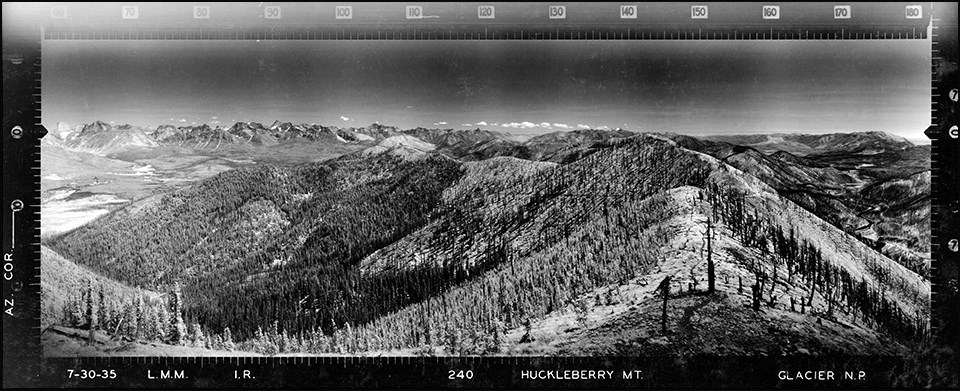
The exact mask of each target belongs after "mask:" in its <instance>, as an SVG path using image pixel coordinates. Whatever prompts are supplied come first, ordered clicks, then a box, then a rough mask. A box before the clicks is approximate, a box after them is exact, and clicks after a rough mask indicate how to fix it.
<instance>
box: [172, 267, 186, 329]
mask: <svg viewBox="0 0 960 391" xmlns="http://www.w3.org/2000/svg"><path fill="white" fill-rule="evenodd" d="M170 320H171V323H172V324H171V326H170V333H171V336H170V343H172V344H174V345H186V344H187V325H186V324H185V323H184V322H183V296H182V294H181V292H180V283H179V282H176V283H174V284H173V314H171V319H170Z"/></svg>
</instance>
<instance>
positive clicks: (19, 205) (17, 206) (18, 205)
mask: <svg viewBox="0 0 960 391" xmlns="http://www.w3.org/2000/svg"><path fill="white" fill-rule="evenodd" d="M10 210H12V211H14V212H19V211H21V210H23V201H20V200H13V202H11V203H10Z"/></svg>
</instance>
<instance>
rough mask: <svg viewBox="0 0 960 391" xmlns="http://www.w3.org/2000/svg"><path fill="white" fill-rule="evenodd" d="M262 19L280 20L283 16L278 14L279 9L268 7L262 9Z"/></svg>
mask: <svg viewBox="0 0 960 391" xmlns="http://www.w3.org/2000/svg"><path fill="white" fill-rule="evenodd" d="M263 17H264V18H267V19H280V18H282V17H283V15H282V14H281V13H280V7H277V6H269V7H266V8H264V9H263Z"/></svg>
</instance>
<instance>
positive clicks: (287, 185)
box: [52, 135, 929, 354]
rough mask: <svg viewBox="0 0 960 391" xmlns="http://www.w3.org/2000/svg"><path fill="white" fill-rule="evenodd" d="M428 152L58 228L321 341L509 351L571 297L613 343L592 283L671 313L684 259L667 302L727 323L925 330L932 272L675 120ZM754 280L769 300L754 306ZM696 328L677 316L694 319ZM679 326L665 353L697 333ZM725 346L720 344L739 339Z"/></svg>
mask: <svg viewBox="0 0 960 391" xmlns="http://www.w3.org/2000/svg"><path fill="white" fill-rule="evenodd" d="M391 137H392V136H391ZM416 156H417V158H416V159H410V158H408V157H409V155H403V156H397V155H395V154H392V153H390V150H387V151H383V152H382V153H380V154H372V155H369V156H363V155H362V154H361V155H350V156H345V157H343V158H341V159H338V160H332V161H329V162H326V163H322V164H320V163H318V164H312V165H305V166H299V167H297V168H295V169H284V168H280V167H270V166H265V167H257V168H250V169H241V170H233V171H230V172H227V173H224V174H221V175H218V176H216V177H213V178H211V179H208V180H205V181H202V182H200V183H198V184H197V185H195V186H192V187H190V188H187V189H183V190H180V191H177V192H173V193H168V194H164V195H161V196H157V197H154V198H151V199H148V200H144V201H142V202H138V203H134V204H133V205H130V206H129V207H127V208H124V209H123V210H120V211H117V212H115V213H112V214H110V215H108V216H105V217H103V218H101V219H100V220H98V221H96V222H94V223H93V224H91V225H89V226H87V227H84V228H81V229H78V230H77V231H75V232H72V233H70V234H67V235H65V236H63V237H61V238H58V239H57V240H55V241H54V242H53V244H52V245H53V246H54V248H56V249H58V250H59V251H60V252H61V253H63V254H66V255H67V256H68V257H70V258H71V259H76V260H77V262H80V263H84V264H88V265H90V266H92V267H94V268H96V269H97V270H99V271H101V272H103V273H104V274H106V275H110V276H115V277H116V278H118V279H121V280H123V281H127V282H136V283H138V284H144V285H146V286H152V285H151V284H153V285H163V284H169V283H170V282H171V281H176V280H179V281H184V283H185V285H186V289H185V290H186V292H187V293H188V294H187V301H188V303H187V304H188V312H189V313H190V314H191V317H193V318H194V319H197V320H198V321H199V322H201V323H202V324H205V325H208V327H211V328H212V329H215V330H217V329H220V328H222V327H224V326H229V327H231V328H232V329H234V330H235V331H237V334H238V335H241V336H244V337H251V336H253V335H254V334H255V333H254V331H255V330H256V329H257V328H258V327H260V326H264V325H268V324H269V323H271V322H273V321H276V322H277V323H278V324H279V327H280V329H284V330H291V331H293V332H295V333H296V332H300V333H310V337H309V338H310V340H311V341H312V342H311V343H310V344H306V343H305V345H306V346H309V348H308V350H309V351H310V352H313V353H321V352H330V351H337V352H362V351H368V352H369V351H394V350H397V349H414V348H418V347H422V346H427V347H430V346H433V347H438V348H439V349H442V350H443V351H444V352H446V353H453V354H458V353H459V354H474V353H484V352H488V351H497V350H500V349H502V348H504V345H503V344H504V340H503V338H502V337H503V336H504V335H507V336H508V337H507V338H508V340H509V338H511V337H510V336H512V335H515V334H516V330H517V329H519V328H521V327H523V328H524V329H525V328H526V326H525V325H527V324H529V325H530V326H529V327H530V328H531V330H533V329H535V328H536V327H539V326H535V325H537V324H549V323H550V322H549V320H550V319H552V318H557V317H562V316H565V315H563V314H564V313H565V311H566V312H569V308H571V306H573V307H574V308H577V311H578V312H579V313H581V314H583V313H586V314H587V315H585V316H578V317H579V318H585V321H584V322H581V323H583V324H582V325H580V326H578V327H579V329H580V330H581V331H580V333H582V334H577V335H578V336H577V338H575V340H584V341H589V340H590V339H589V338H594V337H595V340H596V341H598V343H599V342H603V341H607V342H609V338H607V337H606V336H607V335H608V334H604V333H603V332H602V331H603V330H606V329H604V328H603V327H607V326H604V325H608V326H610V327H613V328H612V329H611V330H616V327H614V326H616V325H617V324H618V322H621V320H618V319H622V317H617V316H614V317H605V318H603V319H605V320H603V321H600V322H599V323H590V320H591V318H597V317H596V316H591V314H593V313H594V312H596V311H595V310H592V309H590V308H591V307H595V305H594V306H587V309H584V305H583V303H584V300H585V299H589V298H592V301H593V302H594V303H596V302H598V301H600V302H603V303H606V302H607V299H606V297H602V298H601V299H600V300H597V299H596V297H595V296H596V294H597V293H600V294H601V295H607V294H608V293H606V292H608V291H609V289H610V288H611V287H612V288H614V289H617V290H620V291H630V290H631V289H634V290H638V289H639V290H640V291H642V290H643V289H646V291H647V293H648V294H647V297H646V298H642V296H643V295H639V293H641V292H639V291H638V296H637V297H636V298H634V300H635V305H634V306H625V307H624V309H623V310H621V311H620V312H619V314H620V315H623V316H626V317H627V318H630V319H636V318H635V317H631V316H633V315H630V314H634V315H636V316H640V313H642V314H643V316H644V317H650V316H654V315H651V313H650V309H651V308H655V304H654V303H656V300H657V299H655V298H653V297H652V296H651V294H649V292H652V288H655V287H656V285H657V284H659V282H660V281H659V280H660V279H662V278H663V277H665V276H667V275H670V276H672V278H673V281H674V286H673V288H672V290H671V291H672V292H673V293H671V295H673V296H675V299H676V300H674V301H673V302H674V303H675V307H674V308H675V310H674V311H676V308H682V310H681V311H682V312H683V314H684V315H682V316H677V315H676V314H674V315H673V316H670V319H678V318H679V319H685V318H686V316H687V315H688V314H689V315H690V316H692V315H694V314H697V313H698V309H697V308H701V307H702V308H711V311H713V310H715V309H716V308H720V309H722V310H724V311H735V312H737V313H738V314H739V313H742V314H739V315H737V316H731V317H729V318H730V321H729V322H728V323H724V324H723V327H726V328H725V329H731V330H733V329H737V327H740V326H742V327H747V326H750V325H752V324H754V323H751V322H755V321H756V320H757V319H761V318H762V319H765V320H764V321H763V322H765V323H770V324H771V327H769V328H768V329H764V330H761V331H763V332H762V333H760V334H757V335H756V336H755V337H756V338H755V341H756V343H758V344H759V343H760V342H761V341H765V342H764V344H766V345H767V346H769V345H774V344H775V342H771V341H777V340H781V339H783V338H788V339H789V338H790V335H801V334H802V335H806V336H807V337H806V338H807V341H812V340H813V337H810V336H811V335H814V334H815V333H814V331H816V330H813V331H811V330H810V329H809V328H813V329H821V328H822V330H820V331H822V332H824V333H827V332H831V333H835V334H837V335H838V336H837V337H836V339H835V341H834V342H831V343H829V344H827V345H824V347H823V348H822V349H821V348H818V347H817V346H811V345H810V344H807V343H805V344H804V346H802V347H801V348H802V349H805V350H807V351H809V350H810V349H814V350H818V351H849V350H850V349H861V350H862V351H867V352H884V351H887V350H885V348H884V344H885V343H886V342H887V341H889V339H888V338H887V337H889V336H903V337H904V338H907V337H909V336H911V335H917V334H922V333H923V332H924V321H925V319H926V318H925V317H924V311H925V308H928V305H929V303H928V300H929V299H928V297H929V285H928V283H926V282H925V281H924V280H923V279H921V278H920V277H919V276H918V275H917V274H916V273H913V272H911V271H909V270H907V269H906V268H904V267H902V266H900V265H898V264H896V263H895V262H893V261H891V260H890V259H888V258H886V257H884V256H883V255H880V254H879V253H877V252H876V251H874V250H873V249H871V248H869V247H868V246H866V245H865V244H863V243H861V242H860V241H858V240H856V239H854V238H852V237H851V236H850V235H848V234H846V233H844V232H843V231H841V230H839V229H837V228H835V227H834V226H832V225H831V224H829V223H827V222H825V221H823V220H822V219H820V218H818V217H817V216H815V215H813V214H811V213H810V212H808V211H806V210H804V209H803V208H801V207H799V206H797V205H796V204H794V203H793V202H791V201H789V200H786V199H784V198H781V197H780V196H779V195H778V194H777V192H776V190H774V189H773V188H771V187H770V186H768V185H766V184H765V183H763V182H762V181H760V180H758V179H757V178H756V177H754V176H752V175H750V174H747V173H744V172H742V171H740V170H738V169H736V168H733V167H731V166H730V165H728V164H725V163H723V162H721V161H719V160H717V159H715V158H713V157H710V156H708V155H705V154H702V153H698V152H694V151H691V150H688V149H685V148H682V147H680V146H678V145H677V144H676V143H675V142H673V141H671V140H669V139H666V138H663V137H660V136H655V135H639V136H633V137H614V138H610V139H609V140H607V141H601V142H591V143H590V146H589V148H587V149H586V150H583V151H582V152H578V153H577V154H576V155H575V156H576V157H575V158H573V160H572V161H566V162H565V164H555V163H545V162H531V161H527V160H520V159H515V158H509V157H501V158H495V159H488V160H485V161H481V162H472V163H466V164H463V163H460V162H458V161H455V160H452V159H450V158H447V157H445V156H442V155H440V154H437V153H435V152H431V151H429V150H419V151H418V152H417V154H416ZM565 156H574V155H569V154H567V155H565ZM564 160H566V158H564ZM707 217H709V218H710V219H711V221H712V224H713V226H714V227H715V235H714V236H715V237H714V239H713V240H714V241H715V242H716V243H715V247H712V251H711V252H710V254H711V255H710V256H711V257H715V260H716V262H717V275H718V278H717V281H718V292H716V293H714V294H713V295H711V297H709V298H702V297H700V296H689V293H687V292H689V291H690V290H691V288H692V290H694V291H702V290H703V289H704V285H705V282H704V281H705V279H706V277H705V271H704V268H705V267H706V266H705V265H706V262H705V261H704V259H705V257H706V254H705V250H704V240H703V235H704V232H705V231H706V229H707V223H706V218H707ZM130 232H135V233H137V234H136V235H130V234H129V233H130ZM760 238H766V239H762V240H761V239H760ZM772 238H776V239H772ZM711 243H713V242H711ZM740 281H743V284H744V286H745V288H744V290H741V289H740V288H739V284H740ZM755 283H756V284H757V285H759V286H761V288H760V291H761V292H760V294H759V296H760V297H761V300H762V301H763V303H764V308H770V309H769V310H768V309H760V310H755V309H751V308H746V307H744V306H743V304H744V303H743V302H744V300H745V299H746V298H747V296H745V295H746V294H747V293H746V292H750V288H749V287H750V286H751V285H753V284H755ZM632 285H638V286H644V287H646V288H643V289H640V288H631V286H632ZM618 287H622V288H618ZM681 291H682V292H683V293H681ZM619 295H620V294H614V295H612V296H617V297H618V298H617V299H618V300H625V299H623V298H620V297H619ZM684 295H687V296H684ZM688 296H689V297H688ZM698 298H701V299H703V300H700V299H698ZM749 299H750V300H752V297H749ZM791 300H792V301H793V304H792V305H791V304H790V301H791ZM612 301H614V300H613V298H611V299H610V302H612ZM709 303H714V304H709ZM801 303H802V304H801ZM711 305H712V307H711ZM610 310H611V311H613V315H617V314H618V312H617V309H616V308H610ZM798 310H799V312H800V314H799V315H798V314H797V311H798ZM602 311H606V310H605V309H602ZM631 311H632V312H631ZM706 315H707V314H706V313H704V314H703V315H702V316H706ZM698 316H699V315H698ZM711 316H714V317H715V315H711ZM758 317H759V318H758ZM792 318H796V319H800V320H799V323H798V324H801V325H804V326H802V327H801V328H800V329H797V330H793V331H791V330H792V329H789V328H790V327H791V326H790V324H791V323H790V322H788V321H785V320H784V319H792ZM724 320H726V318H724ZM735 320H736V321H739V322H742V323H743V324H742V325H739V326H738V324H737V323H736V322H734V321H735ZM543 322H547V323H543ZM578 322H579V320H578ZM631 322H632V321H631ZM631 322H628V323H626V324H630V326H629V327H632V328H636V327H640V326H643V325H647V326H643V327H648V326H649V325H648V324H647V323H649V322H648V321H642V322H639V323H636V324H635V323H631ZM644 322H647V323H644ZM830 322H833V323H830ZM621 323H622V322H621ZM855 323H857V324H858V325H854V324H855ZM821 324H826V325H825V326H822V327H821ZM836 324H841V325H842V324H847V325H851V327H849V328H848V327H846V326H835V325H836ZM637 325H640V326H637ZM814 325H816V326H814ZM679 326H681V325H680V324H674V327H671V329H678V328H680V327H679ZM597 327H600V328H599V329H598V328H597ZM618 327H619V326H618ZM624 327H626V326H624ZM804 328H807V329H804ZM723 329H724V328H722V329H718V330H723ZM508 330H514V331H513V332H508ZM683 330H687V331H686V333H687V334H682V333H681V334H675V335H680V336H683V335H686V336H690V335H694V334H696V333H697V332H698V331H697V329H696V328H689V327H688V328H684V329H683ZM838 330H839V331H838ZM843 330H846V331H843ZM638 332H639V331H638ZM758 332H759V331H758ZM504 333H506V334H504ZM531 333H532V332H531ZM647 333H648V334H647V335H654V333H653V332H652V331H649V330H648V331H647ZM690 333H693V334H690ZM524 334H526V332H525V331H524ZM637 335H638V336H639V335H642V333H641V334H637ZM534 338H536V337H534ZM638 338H639V337H638ZM685 338H686V337H685ZM703 338H710V337H709V334H703ZM498 339H499V342H497V341H498ZM520 339H523V340H527V342H524V343H529V338H524V337H523V336H521V338H520ZM520 339H518V340H517V343H518V344H519V343H520ZM661 342H662V341H661ZM667 342H670V340H669V338H668V340H667ZM631 343H632V344H639V345H638V346H645V345H644V344H645V343H647V342H644V341H640V340H637V341H632V342H631ZM657 343H659V342H657ZM671 344H672V345H671V346H673V347H667V348H664V349H665V350H664V351H663V352H664V353H669V352H676V353H684V352H686V350H684V349H687V350H689V349H690V348H689V347H686V348H680V347H678V345H676V343H675V342H671ZM561 345H562V346H559V347H557V348H558V349H567V350H563V351H564V352H568V353H571V354H572V353H577V352H579V353H583V354H587V353H591V352H594V351H593V350H590V349H589V348H588V345H577V344H575V343H572V342H569V343H564V344H561ZM668 345H669V344H668ZM727 345H731V346H727V347H726V348H724V349H726V350H723V349H720V348H719V347H714V348H712V349H714V350H713V351H716V352H721V353H724V352H726V353H730V352H733V353H735V351H734V350H730V349H732V345H733V342H730V343H729V344H727ZM478 346H480V347H482V348H478ZM607 348H609V346H606V347H604V349H607ZM742 348H743V349H746V348H747V347H742ZM753 348H757V349H759V348H760V347H759V346H755V347H753ZM610 349H612V348H610ZM604 351H611V350H609V349H607V350H604ZM797 351H799V350H797Z"/></svg>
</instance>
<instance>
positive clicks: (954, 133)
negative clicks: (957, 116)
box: [947, 125, 960, 139]
mask: <svg viewBox="0 0 960 391" xmlns="http://www.w3.org/2000/svg"><path fill="white" fill-rule="evenodd" d="M947 134H949V135H950V138H952V139H956V138H958V137H960V130H958V129H957V125H953V126H951V127H950V130H949V131H947Z"/></svg>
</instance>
